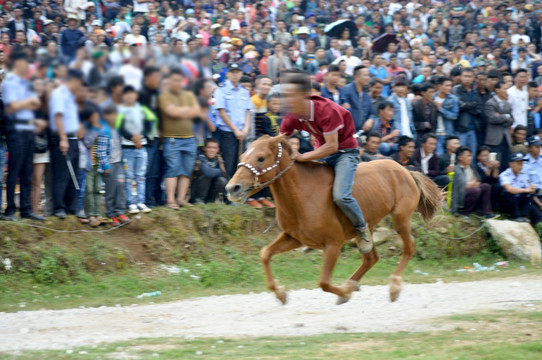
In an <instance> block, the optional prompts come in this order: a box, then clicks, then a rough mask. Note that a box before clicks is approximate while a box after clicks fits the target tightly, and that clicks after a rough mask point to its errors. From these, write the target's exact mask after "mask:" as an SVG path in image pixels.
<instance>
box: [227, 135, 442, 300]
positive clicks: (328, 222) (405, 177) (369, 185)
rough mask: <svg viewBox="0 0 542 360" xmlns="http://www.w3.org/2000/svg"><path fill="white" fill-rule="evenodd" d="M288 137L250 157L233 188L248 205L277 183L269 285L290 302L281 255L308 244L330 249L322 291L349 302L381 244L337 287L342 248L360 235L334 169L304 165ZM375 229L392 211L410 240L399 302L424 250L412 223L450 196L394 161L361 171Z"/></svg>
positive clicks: (359, 185)
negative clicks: (278, 274)
mask: <svg viewBox="0 0 542 360" xmlns="http://www.w3.org/2000/svg"><path fill="white" fill-rule="evenodd" d="M291 155H292V154H291V148H290V147H289V145H288V143H287V142H286V141H285V139H284V136H283V135H281V136H277V137H273V138H272V137H269V136H264V137H262V138H260V139H258V140H257V141H255V142H254V143H252V145H251V146H250V147H249V148H248V150H247V151H246V152H245V153H244V154H243V155H242V157H241V160H242V162H241V163H239V165H238V169H237V172H236V173H235V175H234V176H233V178H232V179H231V180H230V182H229V183H228V185H227V186H226V190H227V192H228V197H229V198H230V200H232V201H236V202H244V201H246V199H247V198H248V197H249V196H250V195H252V194H254V193H256V192H257V191H259V190H260V189H261V188H263V187H265V186H268V185H269V186H270V187H271V191H272V193H273V198H274V199H275V201H276V205H277V209H276V217H277V222H278V225H279V226H280V228H281V229H282V230H283V232H282V233H281V234H280V235H279V236H278V238H277V239H276V240H275V241H273V242H272V243H271V244H270V245H268V246H266V247H264V248H263V249H262V250H261V252H260V257H261V259H262V262H263V267H264V271H265V276H266V284H267V287H268V288H269V289H270V290H272V291H274V292H275V295H276V297H277V298H278V299H279V300H280V301H282V303H286V291H285V289H284V287H283V286H278V284H277V281H275V279H274V278H273V275H272V272H271V266H270V263H271V257H272V256H273V255H276V254H279V253H282V252H286V251H289V250H293V249H296V248H298V247H300V246H302V245H305V246H308V247H310V248H314V249H323V251H324V264H323V271H322V275H321V278H320V287H321V288H322V290H324V291H327V292H332V293H334V294H337V295H338V296H339V299H338V301H337V303H338V304H342V303H344V302H347V301H348V300H349V299H350V298H351V296H352V291H357V290H359V286H358V282H359V281H360V279H361V278H362V277H363V275H365V273H367V271H369V269H371V267H373V265H374V264H376V262H377V261H378V254H377V252H376V247H374V248H373V250H372V251H371V252H369V253H368V254H364V255H363V262H362V264H361V266H360V267H359V268H358V269H357V270H356V271H355V272H354V273H353V274H352V276H350V279H349V280H347V281H346V282H345V283H344V284H343V285H341V286H333V285H331V275H332V272H333V268H334V267H335V264H336V263H337V259H338V257H339V254H340V251H341V248H342V245H343V244H344V242H345V241H346V240H349V239H352V238H354V237H355V231H354V227H353V226H352V223H351V222H350V220H348V219H347V218H346V216H344V215H343V213H342V212H341V211H340V210H339V208H338V207H337V206H335V204H334V203H333V200H332V186H333V170H332V168H331V167H328V166H325V165H322V164H320V163H316V162H308V163H297V162H295V161H294V160H293V159H292V156H291ZM353 195H354V197H355V198H356V200H357V201H358V203H359V205H360V207H361V209H362V210H363V213H364V215H365V219H366V220H367V222H368V224H369V228H370V229H371V231H373V228H374V227H375V226H376V225H377V224H378V223H379V222H380V221H381V220H382V219H383V218H384V217H385V216H387V215H388V214H391V216H392V219H393V225H394V227H395V230H396V231H397V232H398V233H399V235H400V236H401V239H402V240H403V252H402V257H401V261H400V262H399V264H398V266H397V268H396V269H395V272H394V273H393V275H392V276H391V281H390V299H391V301H395V300H397V298H398V297H399V293H400V292H401V289H402V286H403V282H402V278H401V276H402V273H403V270H404V268H405V266H406V265H407V263H408V261H409V260H410V259H411V258H412V255H413V254H414V251H415V250H416V244H415V243H414V239H413V237H412V235H411V233H410V219H411V217H412V214H413V213H414V211H416V209H417V210H418V211H419V212H420V213H421V214H422V216H423V218H424V219H425V220H426V221H428V220H430V219H431V217H432V216H433V215H434V214H435V212H436V211H437V210H438V208H439V207H440V204H441V201H442V193H441V191H440V190H439V189H438V187H437V186H436V185H435V184H434V183H433V182H432V181H431V180H429V179H427V178H426V177H425V176H423V175H422V174H421V173H417V172H409V171H408V170H406V169H405V168H403V167H402V166H401V165H399V164H398V163H396V162H395V161H391V160H378V161H373V162H369V163H364V164H361V165H359V166H358V170H357V172H356V178H355V182H354V186H353Z"/></svg>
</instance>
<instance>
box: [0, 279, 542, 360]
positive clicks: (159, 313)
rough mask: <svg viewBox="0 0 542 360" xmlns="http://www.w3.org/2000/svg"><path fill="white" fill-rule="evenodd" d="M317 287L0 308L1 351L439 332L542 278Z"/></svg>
mask: <svg viewBox="0 0 542 360" xmlns="http://www.w3.org/2000/svg"><path fill="white" fill-rule="evenodd" d="M335 300H336V297H335V296H333V295H330V294H327V293H324V292H322V291H321V290H320V289H313V290H306V289H302V290H297V291H290V292H289V303H288V304H287V305H286V306H282V305H279V303H278V301H277V300H276V299H275V298H274V296H273V295H272V294H270V293H261V294H247V295H225V296H211V297H206V298H197V299H191V300H183V301H177V302H171V303H163V304H155V305H140V306H126V307H101V308H84V309H68V310H54V311H53V310H46V311H21V312H17V313H0V352H2V351H12V350H25V349H29V350H30V349H68V348H71V347H75V346H80V345H92V344H97V343H101V342H113V341H119V340H127V339H134V338H138V337H159V336H180V337H186V338H195V337H243V336H271V335H272V336H288V335H313V334H321V333H332V332H343V331H348V332H394V331H401V330H402V331H424V330H433V329H442V328H443V327H444V326H445V325H443V323H442V322H439V321H435V318H438V317H441V316H446V315H452V314H459V313H467V312H473V311H481V310H490V309H508V308H518V307H523V308H528V307H530V306H532V304H531V302H536V301H542V275H541V276H525V277H518V278H508V279H504V280H487V281H477V282H465V283H433V284H415V285H411V284H406V285H405V288H404V290H403V293H402V295H401V297H400V298H399V300H398V302H396V303H390V302H389V300H388V287H387V286H362V289H361V292H359V293H354V296H353V298H352V300H351V301H350V302H349V303H347V304H344V305H341V306H336V305H335Z"/></svg>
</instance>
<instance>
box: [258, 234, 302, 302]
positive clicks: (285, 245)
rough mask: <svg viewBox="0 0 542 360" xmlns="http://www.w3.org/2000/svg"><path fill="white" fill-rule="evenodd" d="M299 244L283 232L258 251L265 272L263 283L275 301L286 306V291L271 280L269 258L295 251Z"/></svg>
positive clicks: (271, 273)
mask: <svg viewBox="0 0 542 360" xmlns="http://www.w3.org/2000/svg"><path fill="white" fill-rule="evenodd" d="M300 246H301V243H300V242H299V241H297V240H296V239H294V238H293V237H291V236H290V235H288V234H286V233H285V232H283V233H282V234H280V235H279V237H278V238H276V239H275V241H273V242H272V243H271V244H269V245H267V246H266V247H264V248H263V249H262V251H260V259H262V263H263V270H264V272H265V282H266V285H267V288H268V289H269V290H271V291H273V292H274V293H275V296H276V297H277V299H279V300H280V301H281V302H282V303H283V304H286V289H285V288H284V286H278V284H277V281H276V280H275V279H274V278H273V272H272V271H271V257H272V256H273V255H276V254H280V253H283V252H286V251H290V250H293V249H297V248H298V247H300Z"/></svg>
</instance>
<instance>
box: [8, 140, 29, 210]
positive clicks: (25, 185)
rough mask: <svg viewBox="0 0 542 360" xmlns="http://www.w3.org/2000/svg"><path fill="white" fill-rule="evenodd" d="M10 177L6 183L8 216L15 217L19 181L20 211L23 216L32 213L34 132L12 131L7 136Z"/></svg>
mask: <svg viewBox="0 0 542 360" xmlns="http://www.w3.org/2000/svg"><path fill="white" fill-rule="evenodd" d="M7 146H8V152H9V158H8V177H7V181H6V199H7V203H8V204H7V208H6V212H5V214H6V215H13V214H14V213H15V211H16V210H17V207H16V206H15V185H16V184H17V179H19V185H20V196H19V211H20V213H21V215H27V214H29V213H30V212H32V202H31V199H30V192H31V190H32V175H33V174H34V132H33V131H12V132H10V133H9V134H8V136H7Z"/></svg>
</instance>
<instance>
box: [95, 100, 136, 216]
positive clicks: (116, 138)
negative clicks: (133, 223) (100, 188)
mask: <svg viewBox="0 0 542 360" xmlns="http://www.w3.org/2000/svg"><path fill="white" fill-rule="evenodd" d="M103 114H104V118H105V121H106V123H107V125H108V126H107V132H104V134H103V135H102V136H100V137H99V138H98V147H97V149H96V157H97V158H98V165H99V166H98V171H99V172H100V173H101V174H102V176H103V180H104V183H105V214H106V216H107V217H108V218H110V219H111V224H112V225H113V226H119V225H120V224H121V223H122V224H124V223H126V222H128V221H130V220H129V219H128V218H127V217H126V216H125V215H124V213H125V212H126V183H125V178H124V165H123V163H122V148H121V138H120V135H119V132H118V131H117V129H115V125H116V121H117V107H116V106H115V105H108V106H106V107H105V108H104V109H103Z"/></svg>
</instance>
